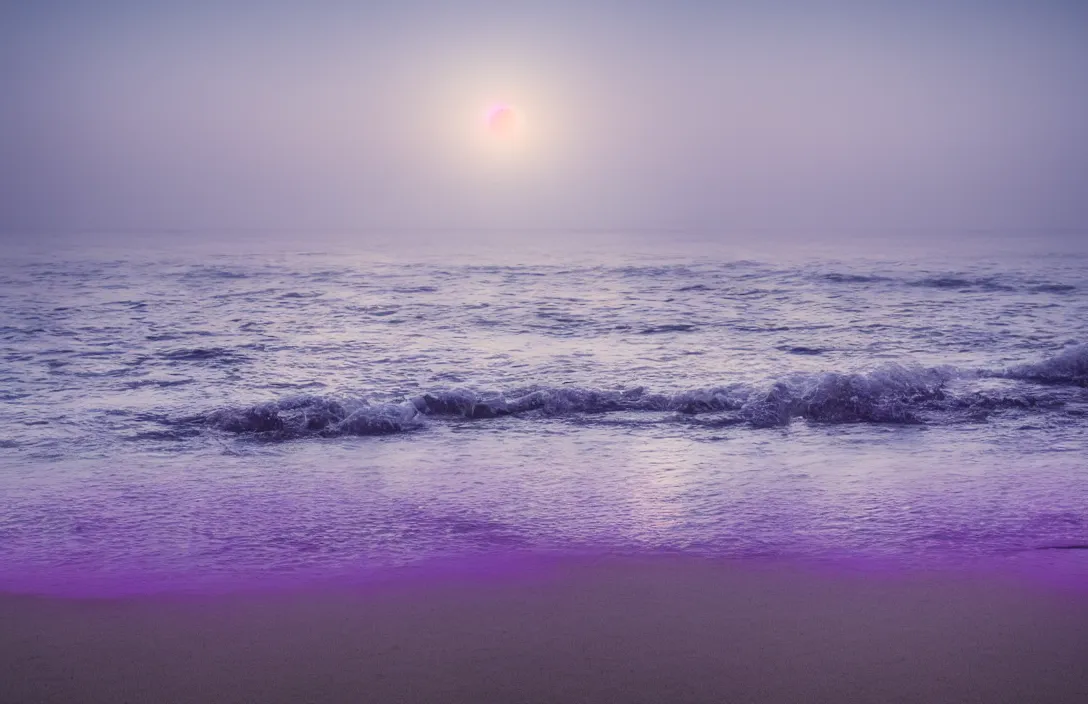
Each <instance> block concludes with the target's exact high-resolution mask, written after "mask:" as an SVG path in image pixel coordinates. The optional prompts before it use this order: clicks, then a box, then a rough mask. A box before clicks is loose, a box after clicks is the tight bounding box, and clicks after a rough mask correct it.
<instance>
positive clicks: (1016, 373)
mask: <svg viewBox="0 0 1088 704" xmlns="http://www.w3.org/2000/svg"><path fill="white" fill-rule="evenodd" d="M1003 376H1005V377H1008V378H1010V379H1023V380H1025V381H1035V382H1041V383H1047V384H1076V385H1078V386H1088V344H1084V345H1074V346H1073V347H1069V348H1066V349H1065V351H1063V352H1062V353H1061V354H1058V355H1056V356H1054V357H1050V358H1048V359H1045V360H1043V361H1042V362H1038V363H1036V364H1020V365H1017V366H1015V367H1010V368H1009V369H1007V370H1005V372H1004V374H1003Z"/></svg>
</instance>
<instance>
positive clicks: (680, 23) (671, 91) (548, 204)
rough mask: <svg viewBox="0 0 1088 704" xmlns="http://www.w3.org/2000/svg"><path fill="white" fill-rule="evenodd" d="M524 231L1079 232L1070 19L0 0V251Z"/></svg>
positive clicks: (860, 6) (1065, 6)
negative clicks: (33, 241) (46, 244)
mask: <svg viewBox="0 0 1088 704" xmlns="http://www.w3.org/2000/svg"><path fill="white" fill-rule="evenodd" d="M497 105H505V106H510V107H511V108H512V109H513V110H514V111H515V113H516V117H517V122H516V124H515V125H514V128H513V129H512V131H511V133H509V134H505V133H504V134H501V135H498V134H495V133H493V132H492V131H490V130H489V129H488V126H487V118H486V116H487V114H488V111H489V110H492V109H493V108H494V107H495V106H497ZM549 228H554V229H557V230H558V229H564V230H579V229H587V230H592V229H598V230H624V229H631V230H663V231H681V230H691V231H704V232H718V231H722V232H725V231H737V230H749V231H759V230H766V231H821V232H834V231H847V230H865V229H866V228H883V229H908V230H909V229H917V230H929V231H962V230H984V231H987V230H993V231H1010V232H1026V233H1036V234H1037V233H1040V232H1051V233H1058V234H1056V235H1053V236H1056V237H1082V236H1083V233H1084V232H1085V231H1088V3H1084V2H1058V1H1056V0H1036V1H1035V2H1026V1H1025V2H1003V1H1002V0H995V1H991V2H969V1H967V0H963V1H959V0H949V1H946V2H940V3H937V2H919V3H909V4H908V3H891V2H888V3H881V2H868V3H843V2H838V3H835V2H821V1H820V0H815V1H812V2H804V3H801V2H792V3H791V2H777V1H775V0H771V1H770V2H763V3H755V2H748V3H738V2H734V3H730V2H728V1H727V0H724V1H721V2H708V1H701V2H700V1H696V0H677V1H673V2H649V1H647V0H627V1H626V2H620V1H618V0H583V1H582V2H569V1H567V0H553V1H552V2H547V3H544V2H533V3H530V2H518V1H517V0H507V1H506V2H496V1H493V0H471V1H470V2H452V1H447V2H425V1H422V0H404V1H401V2H369V3H364V2H356V3H348V2H330V1H327V0H314V1H313V2H266V3H255V2H248V3H229V2H220V3H203V2H199V1H196V2H187V3H180V2H158V3H126V2H111V1H110V0H105V1H104V2H100V3H75V2H54V1H52V0H42V2H36V3H16V2H10V1H8V0H0V235H2V236H4V237H5V238H8V239H11V238H26V237H33V236H35V235H36V234H40V233H81V232H83V233H90V232H132V233H141V232H152V231H160V232H161V231H185V232H193V233H199V232H203V233H226V232H236V231H249V232H254V231H256V232H259V231H263V230H268V231H272V230H276V231H288V232H300V233H305V232H316V231H343V232H355V231H357V232H366V231H379V230H380V231H398V230H450V231H454V230H474V229H482V230H503V229H509V230H518V229H523V230H540V229H549Z"/></svg>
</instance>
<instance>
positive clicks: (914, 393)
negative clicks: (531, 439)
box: [173, 345, 1088, 439]
mask: <svg viewBox="0 0 1088 704" xmlns="http://www.w3.org/2000/svg"><path fill="white" fill-rule="evenodd" d="M987 377H989V378H1006V379H1014V380H1022V381H1030V382H1043V383H1047V384H1069V383H1071V384H1075V385H1084V383H1085V380H1086V379H1088V345H1078V346H1075V347H1070V348H1068V349H1066V350H1065V351H1063V352H1062V353H1060V354H1058V355H1056V356H1054V357H1051V358H1049V359H1046V360H1044V361H1041V362H1039V363H1036V364H1027V365H1020V366H1017V367H1012V368H1009V369H1007V370H1004V371H1001V372H979V373H974V374H971V373H966V372H960V371H957V370H955V369H952V368H948V367H939V368H924V367H918V366H903V365H898V364H889V365H885V366H882V367H879V368H876V369H873V370H871V371H867V372H859V373H837V372H829V373H822V374H791V375H788V376H785V377H782V378H779V379H775V380H773V381H771V382H769V383H767V384H765V385H745V384H732V385H723V386H716V387H711V388H701V389H692V390H688V391H682V392H679V393H654V392H651V391H647V390H646V389H644V388H642V387H636V388H629V389H614V390H602V389H590V388H574V387H547V388H530V389H523V390H515V391H512V392H480V391H476V390H472V389H464V388H458V389H445V390H438V391H434V392H429V393H423V394H420V395H418V396H414V397H411V398H407V399H404V400H400V401H394V402H381V403H372V402H370V401H368V400H367V399H365V398H354V399H350V398H338V397H334V396H324V395H298V396H290V397H287V398H284V399H280V400H278V401H272V402H268V403H261V404H256V405H251V406H240V407H229V408H222V409H218V410H215V411H212V412H210V413H206V414H203V415H199V416H193V417H189V418H185V419H181V420H178V421H173V423H175V424H179V425H185V426H187V427H193V426H198V427H203V428H207V429H211V430H214V431H221V432H225V433H232V434H238V435H252V436H255V437H263V438H267V439H291V438H300V437H308V436H315V437H337V436H345V435H356V436H366V435H388V434H395V433H403V432H408V431H412V430H416V429H419V428H421V427H423V426H424V425H425V424H426V422H427V419H428V418H435V419H463V420H464V419H467V420H480V419H489V418H499V417H505V416H514V417H521V418H549V417H567V416H575V415H581V416H584V415H593V414H607V413H632V412H647V413H658V414H665V415H666V416H668V415H671V416H672V417H674V418H677V417H678V418H683V417H691V416H706V415H713V418H712V419H710V420H711V422H713V423H715V424H722V425H748V426H750V427H753V428H768V427H780V426H785V425H788V424H789V423H790V422H791V421H793V420H795V419H804V420H808V421H811V422H815V423H827V424H841V423H889V424H921V423H929V422H948V421H949V420H950V419H952V420H955V419H956V418H963V419H975V420H977V419H979V418H985V417H986V416H987V415H988V414H990V413H993V412H995V411H999V410H1002V409H1040V408H1041V409H1046V408H1055V407H1061V406H1062V405H1063V402H1062V401H1061V400H1059V399H1055V398H1054V397H1052V396H1047V395H1039V394H1034V393H1030V392H1027V393H1026V392H1023V391H1019V392H1010V391H1009V390H1005V391H1001V390H992V389H990V390H972V391H963V390H957V391H953V390H951V389H950V388H949V385H950V382H952V381H953V380H955V379H964V378H987Z"/></svg>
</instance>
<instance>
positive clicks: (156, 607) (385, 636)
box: [0, 558, 1088, 704]
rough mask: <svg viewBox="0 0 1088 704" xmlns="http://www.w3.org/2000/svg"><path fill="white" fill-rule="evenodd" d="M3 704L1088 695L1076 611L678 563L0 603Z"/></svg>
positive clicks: (562, 565)
mask: <svg viewBox="0 0 1088 704" xmlns="http://www.w3.org/2000/svg"><path fill="white" fill-rule="evenodd" d="M0 701H2V702H5V703H7V702H18V703H20V704H30V703H33V702H88V703H91V702H110V703H119V702H155V703H159V702H201V703H206V702H269V703H272V702H285V703H286V702H291V703H292V704H296V703H300V702H473V703H478V702H669V703H681V702H836V703H839V702H882V703H884V702H927V703H934V702H987V703H992V702H1017V703H1021V702H1036V703H1039V702H1069V703H1077V702H1088V598H1086V596H1085V594H1084V592H1080V593H1077V592H1076V591H1071V590H1046V589H1042V588H1033V587H1029V586H1025V585H1022V584H1017V583H1015V582H1012V581H1002V580H996V579H992V578H982V577H977V578H966V577H960V578H952V577H948V576H944V577H939V576H932V575H931V576H919V575H914V576H902V575H900V576H890V575H881V574H871V573H870V574H863V573H853V574H849V573H839V574H831V573H826V572H816V573H814V572H812V571H811V570H809V571H806V570H801V569H796V568H784V567H758V566H755V567H754V566H751V565H748V566H744V565H741V564H737V563H710V562H702V561H697V560H681V559H671V558H666V559H652V560H621V559H615V560H605V561H601V560H596V561H592V560H568V561H559V562H548V563H546V564H532V565H522V566H521V567H514V568H503V569H497V570H491V571H487V570H483V571H480V572H471V571H465V572H462V573H458V574H442V573H434V574H425V573H423V572H416V573H413V574H409V575H407V576H402V577H401V578H398V579H393V580H386V581H384V582H381V583H377V584H369V585H365V586H356V587H353V588H338V589H323V590H310V591H294V592H291V593H285V592H281V593H278V594H267V593H266V594H259V595H254V594H250V595H240V594H234V595H229V596H203V597H169V598H168V597H155V598H138V599H124V600H121V599H114V600H108V599H107V600H102V599H100V600H62V599H48V598H40V597H25V596H5V597H0Z"/></svg>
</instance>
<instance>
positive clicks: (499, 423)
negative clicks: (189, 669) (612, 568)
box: [0, 241, 1088, 592]
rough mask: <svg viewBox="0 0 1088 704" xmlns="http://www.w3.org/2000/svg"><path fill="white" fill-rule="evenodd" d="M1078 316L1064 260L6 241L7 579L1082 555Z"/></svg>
mask: <svg viewBox="0 0 1088 704" xmlns="http://www.w3.org/2000/svg"><path fill="white" fill-rule="evenodd" d="M621 251H623V252H627V253H625V254H617V252H621ZM1086 330H1088V257H1085V256H1084V255H1078V254H1075V253H1061V254H1052V253H1048V252H1045V251H1036V252H1024V251H1007V252H996V251H987V252H981V253H980V252H977V251H975V252H968V253H965V254H961V255H956V256H947V255H945V256H942V257H929V256H926V255H924V254H921V255H910V256H904V255H900V256H897V257H894V258H892V257H888V256H885V255H882V254H880V253H879V252H875V253H874V252H860V251H846V252H835V253H813V252H809V251H804V252H801V251H798V250H796V249H782V248H768V251H764V252H749V251H741V250H739V249H736V248H730V247H728V246H725V245H720V244H718V245H712V244H709V243H688V244H687V245H685V246H678V245H676V244H675V243H670V244H669V245H668V246H663V245H660V244H654V243H648V242H645V241H635V242H628V243H626V245H625V246H624V247H622V248H620V247H616V246H614V243H611V244H609V245H608V246H604V247H600V248H597V249H595V248H594V247H592V246H588V245H585V243H582V244H581V245H580V246H574V245H564V246H562V247H560V246H554V247H538V248H536V249H533V248H528V247H524V246H522V247H513V246H511V245H510V243H503V242H499V243H498V244H496V243H494V242H491V243H488V244H487V245H486V246H475V247H467V246H465V247H462V246H453V245H450V244H449V243H446V244H444V245H441V244H434V243H431V244H430V245H428V246H426V247H423V246H420V245H418V244H415V245H412V246H408V245H388V244H387V245H384V246H381V247H378V246H367V247H364V246H350V245H343V244H342V243H341V245H339V246H337V247H329V248H326V249H321V250H319V251H307V252H303V251H299V250H298V247H297V244H296V245H295V246H294V248H289V247H281V246H276V245H274V244H269V243H266V244H260V245H258V244H256V243H249V244H248V245H246V246H236V247H235V248H234V249H233V250H229V251H228V250H216V249H214V248H209V247H195V246H184V247H183V246H180V245H176V244H173V243H164V242H156V243H154V244H153V245H149V246H147V247H144V248H142V249H139V250H131V249H122V248H112V247H109V246H97V247H90V246H85V247H64V248H57V247H51V246H42V247H39V248H38V249H36V250H35V249H27V250H25V251H19V252H13V253H11V255H10V256H9V257H7V258H5V259H4V260H3V262H2V264H0V360H2V361H0V589H4V590H21V591H45V592H54V591H65V592H73V591H74V592H80V591H98V590H118V589H122V590H123V589H143V588H150V589H193V588H196V589H200V588H210V587H211V586H217V585H230V584H237V583H254V582H264V581H276V580H281V579H287V580H290V579H296V578H298V579H311V578H330V577H338V576H343V575H350V574H358V573H361V572H366V571H368V570H376V569H383V568H386V567H389V566H394V565H405V564H411V563H416V562H420V561H425V560H433V559H454V560H456V559H458V558H459V557H464V558H466V559H467V558H469V557H472V556H481V555H483V556H486V555H497V554H506V553H520V552H538V551H587V550H588V551H606V552H621V553H643V552H662V551H667V552H680V553H691V554H699V555H710V556H725V557H734V556H736V557H749V556H760V557H774V558H778V557H785V558H802V559H823V558H825V557H827V558H838V557H843V556H847V557H861V558H873V559H881V560H884V559H892V560H896V561H900V562H905V563H908V564H956V563H960V562H963V563H967V562H970V561H974V560H978V559H998V560H1017V559H1021V557H1022V556H1030V555H1035V554H1040V553H1041V552H1046V553H1047V554H1050V551H1053V553H1054V554H1059V553H1060V554H1061V555H1063V556H1068V559H1070V560H1077V559H1081V558H1083V557H1086V556H1088V555H1086V553H1085V551H1083V550H1078V549H1077V547H1078V546H1085V545H1088V468H1086V458H1088V345H1086V343H1088V336H1086V332H1085V331H1086ZM1061 559H1066V557H1062V558H1061Z"/></svg>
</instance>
